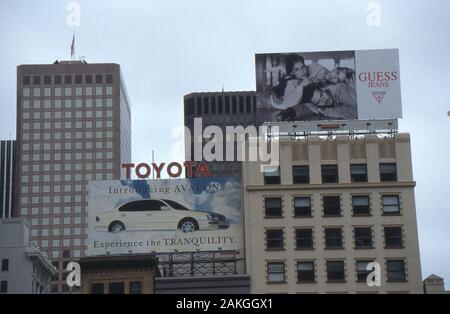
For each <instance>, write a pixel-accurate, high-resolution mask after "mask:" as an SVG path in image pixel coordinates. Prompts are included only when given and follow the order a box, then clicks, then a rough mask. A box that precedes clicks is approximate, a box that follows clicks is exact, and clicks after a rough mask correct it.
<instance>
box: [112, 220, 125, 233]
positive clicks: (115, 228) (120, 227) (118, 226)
mask: <svg viewBox="0 0 450 314" xmlns="http://www.w3.org/2000/svg"><path fill="white" fill-rule="evenodd" d="M108 231H109V232H112V233H118V232H122V231H125V225H124V224H123V223H121V222H120V221H114V222H112V223H111V224H110V225H109V228H108Z"/></svg>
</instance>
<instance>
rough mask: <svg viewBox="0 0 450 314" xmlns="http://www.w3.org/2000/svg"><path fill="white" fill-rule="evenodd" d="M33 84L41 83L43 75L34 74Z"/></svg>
mask: <svg viewBox="0 0 450 314" xmlns="http://www.w3.org/2000/svg"><path fill="white" fill-rule="evenodd" d="M33 84H34V85H40V84H41V77H40V76H33Z"/></svg>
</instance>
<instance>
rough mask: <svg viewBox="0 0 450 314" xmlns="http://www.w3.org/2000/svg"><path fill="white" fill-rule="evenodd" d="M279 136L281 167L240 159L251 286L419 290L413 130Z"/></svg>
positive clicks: (350, 290)
mask: <svg viewBox="0 0 450 314" xmlns="http://www.w3.org/2000/svg"><path fill="white" fill-rule="evenodd" d="M346 123H347V124H348V123H349V122H346ZM279 144H280V146H279V148H280V150H279V157H280V166H279V168H278V169H269V170H276V171H270V172H269V171H267V172H261V171H260V166H261V163H259V162H245V163H244V167H243V168H244V169H243V186H244V191H243V195H244V205H243V208H244V217H245V241H246V260H247V272H248V274H249V275H250V276H251V290H252V293H422V278H421V270H420V256H419V243H418V235H417V220H416V208H415V200H414V187H415V182H414V180H413V175H412V162H411V147H410V138H409V134H407V133H398V134H395V135H389V136H386V135H381V136H380V135H375V134H370V135H366V136H363V137H359V138H358V137H356V138H355V137H350V136H348V135H339V136H337V137H336V136H334V137H331V138H330V137H329V136H325V137H319V136H306V137H302V138H300V139H291V138H290V137H288V138H281V139H280V141H279ZM371 262H377V263H378V264H379V265H380V273H379V274H380V276H379V278H380V280H381V282H380V283H381V285H380V286H369V285H368V284H367V282H366V279H367V276H368V274H369V273H370V271H368V270H367V268H366V267H367V265H368V263H371Z"/></svg>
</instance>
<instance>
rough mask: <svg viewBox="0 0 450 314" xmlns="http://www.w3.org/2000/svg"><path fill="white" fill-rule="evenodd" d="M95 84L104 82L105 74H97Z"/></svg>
mask: <svg viewBox="0 0 450 314" xmlns="http://www.w3.org/2000/svg"><path fill="white" fill-rule="evenodd" d="M95 84H103V75H101V74H97V75H96V76H95Z"/></svg>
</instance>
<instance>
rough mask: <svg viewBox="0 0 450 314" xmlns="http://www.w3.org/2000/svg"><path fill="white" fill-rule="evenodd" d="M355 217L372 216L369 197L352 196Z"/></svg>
mask: <svg viewBox="0 0 450 314" xmlns="http://www.w3.org/2000/svg"><path fill="white" fill-rule="evenodd" d="M352 206H353V215H370V199H369V196H368V195H357V196H352Z"/></svg>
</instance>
